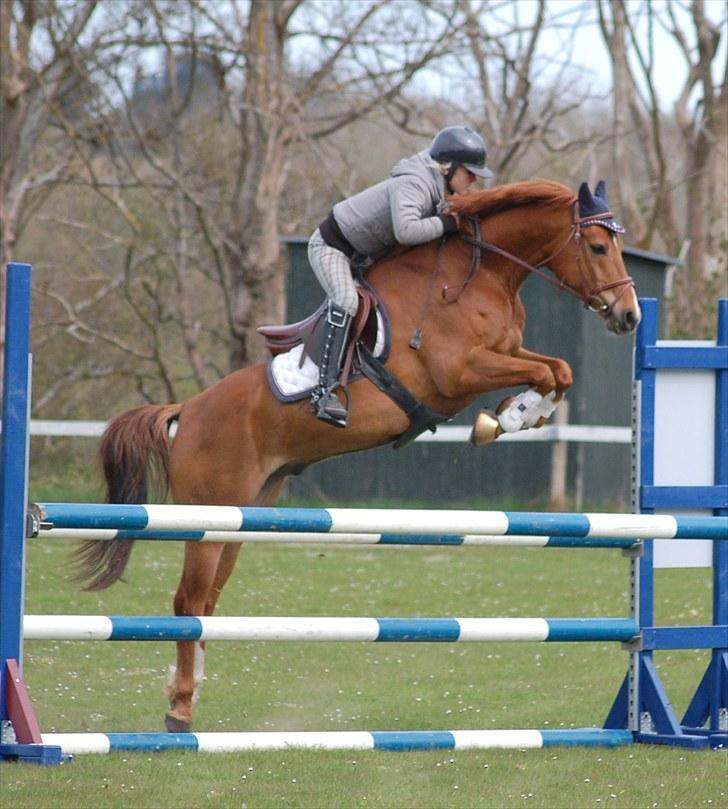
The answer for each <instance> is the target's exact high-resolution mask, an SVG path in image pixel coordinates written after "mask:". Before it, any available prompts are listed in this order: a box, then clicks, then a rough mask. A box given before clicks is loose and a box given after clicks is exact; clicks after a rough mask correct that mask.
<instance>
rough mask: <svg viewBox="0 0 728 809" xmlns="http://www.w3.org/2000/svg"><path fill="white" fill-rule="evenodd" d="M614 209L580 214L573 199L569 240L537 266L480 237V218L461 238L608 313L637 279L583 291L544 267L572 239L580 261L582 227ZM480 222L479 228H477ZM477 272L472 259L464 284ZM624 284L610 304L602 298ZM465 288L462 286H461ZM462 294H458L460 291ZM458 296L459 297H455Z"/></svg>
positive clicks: (589, 224)
mask: <svg viewBox="0 0 728 809" xmlns="http://www.w3.org/2000/svg"><path fill="white" fill-rule="evenodd" d="M612 218H613V217H612V213H611V212H610V211H605V212H604V213H600V214H593V215H592V216H585V217H580V216H579V201H578V200H574V204H573V206H572V209H571V230H570V231H569V235H568V236H567V238H566V241H565V242H564V243H563V244H562V245H561V246H560V247H559V248H558V249H557V250H555V251H554V252H553V253H552V254H551V255H550V256H549V257H548V258H546V259H544V260H543V261H542V262H541V263H540V264H539V265H538V266H534V265H533V264H529V263H528V262H527V261H524V260H523V259H520V258H519V257H518V256H514V255H513V253H509V252H508V251H507V250H503V249H502V248H500V247H498V246H497V245H495V244H491V243H490V242H484V241H482V240H481V239H480V238H479V226H480V222H479V221H478V220H474V219H469V221H470V223H471V225H472V226H473V231H474V233H475V235H474V236H468V235H466V234H462V233H461V234H460V238H461V239H462V240H463V241H464V242H467V243H468V244H471V245H472V246H473V248H474V250H473V255H475V252H476V251H480V250H487V251H488V252H489V253H496V254H497V255H499V256H502V257H503V258H506V259H508V260H509V261H512V262H513V263H514V264H517V265H518V266H519V267H523V269H524V270H528V272H530V273H534V274H535V275H538V276H539V277H541V278H543V280H544V281H547V282H548V283H549V284H551V285H552V286H555V287H556V288H557V289H559V290H562V291H563V292H567V293H568V294H569V295H572V296H573V297H575V298H577V299H578V300H580V301H581V302H582V303H583V304H584V307H585V308H586V309H589V310H590V311H592V312H600V313H603V314H605V315H609V314H610V312H611V311H612V309H613V308H614V305H615V304H616V303H617V301H618V300H619V299H620V298H621V297H622V295H624V293H625V292H626V291H627V290H628V289H631V288H632V287H634V280H633V279H632V277H631V276H627V277H626V278H620V279H619V280H618V281H612V282H610V283H608V284H602V285H601V286H599V287H596V288H595V289H593V290H591V291H590V292H587V293H582V292H580V291H579V290H578V289H575V288H574V287H572V286H570V285H569V284H567V283H566V281H564V280H561V281H557V280H556V279H555V278H553V277H552V276H551V275H549V274H548V273H546V272H545V271H544V270H543V269H542V267H545V266H547V265H548V264H549V263H550V262H551V261H553V260H554V259H555V258H556V257H557V256H559V255H561V253H562V252H563V251H564V250H565V249H566V247H567V246H568V245H569V244H570V243H571V241H572V240H573V241H574V243H575V244H576V246H577V254H576V260H577V262H580V261H581V253H580V252H579V250H578V248H579V247H580V243H581V230H582V228H585V227H590V226H591V225H599V224H601V222H602V220H606V219H612ZM476 225H477V230H476ZM473 275H474V273H473V271H472V262H471V270H470V272H469V274H468V277H467V278H466V280H465V283H464V284H462V285H461V286H462V288H464V287H465V286H467V284H468V283H469V282H470V281H471V280H472V277H473ZM620 286H623V287H624V289H623V290H622V292H621V293H620V294H619V295H618V296H617V298H615V300H614V301H612V303H611V305H609V304H606V303H604V301H602V300H601V299H600V298H599V295H600V294H601V293H602V292H605V291H606V290H608V289H614V288H616V287H620ZM447 290H448V287H443V290H442V296H443V298H444V299H445V300H449V299H448V297H447ZM461 292H462V289H461ZM458 297H459V295H458ZM455 300H457V298H455ZM594 301H598V304H597V305H596V306H595V305H594V303H593V302H594Z"/></svg>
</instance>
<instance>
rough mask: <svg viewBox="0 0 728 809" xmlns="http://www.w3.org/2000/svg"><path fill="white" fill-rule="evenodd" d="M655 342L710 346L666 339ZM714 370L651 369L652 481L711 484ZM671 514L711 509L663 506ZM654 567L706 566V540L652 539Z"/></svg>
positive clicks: (708, 553)
mask: <svg viewBox="0 0 728 809" xmlns="http://www.w3.org/2000/svg"><path fill="white" fill-rule="evenodd" d="M658 345H660V346H696V345H698V346H712V345H715V343H714V342H710V341H691V342H682V341H672V340H665V341H660V342H659V343H658ZM715 418H716V412H715V372H714V371H712V370H709V369H672V368H660V369H658V370H657V371H656V373H655V458H654V463H655V470H654V471H655V476H654V485H655V486H712V485H713V483H714V480H715V478H714V472H715V470H714V463H715V460H714V459H715ZM661 510H662V511H666V512H669V513H670V514H675V515H688V514H689V515H692V516H710V514H711V513H712V512H711V511H709V510H707V511H695V510H693V511H690V510H685V509H679V508H666V509H661ZM654 551H655V556H654V566H655V567H711V566H712V564H713V543H712V542H711V541H710V540H697V541H691V540H684V541H682V540H677V541H676V542H660V541H659V540H658V541H656V542H655V546H654Z"/></svg>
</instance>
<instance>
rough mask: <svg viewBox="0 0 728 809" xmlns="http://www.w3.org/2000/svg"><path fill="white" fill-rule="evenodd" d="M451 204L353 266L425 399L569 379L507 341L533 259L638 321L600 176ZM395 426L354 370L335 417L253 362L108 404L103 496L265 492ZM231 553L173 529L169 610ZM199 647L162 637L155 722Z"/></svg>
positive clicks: (258, 495)
mask: <svg viewBox="0 0 728 809" xmlns="http://www.w3.org/2000/svg"><path fill="white" fill-rule="evenodd" d="M595 203H596V207H595ZM452 210H453V211H454V212H455V213H456V214H458V220H459V232H458V233H457V234H455V235H453V236H452V237H450V238H447V239H445V240H440V241H439V242H438V241H436V242H430V243H428V244H423V245H420V246H417V247H414V248H411V249H408V250H405V251H402V252H397V253H395V254H393V255H391V256H388V257H385V258H384V259H382V260H380V261H378V262H377V263H375V264H374V265H373V266H372V267H371V268H370V269H369V271H368V272H367V276H366V281H367V283H368V284H369V285H370V286H371V287H372V288H373V289H374V290H376V292H377V294H378V295H379V297H380V298H381V300H382V301H383V302H384V304H385V306H386V309H387V311H388V314H389V320H390V322H391V349H390V353H389V356H388V359H387V361H386V368H387V370H388V371H389V372H390V373H391V374H393V375H394V376H395V377H396V378H397V379H398V380H399V381H400V382H401V383H402V384H403V385H404V386H405V387H406V388H407V389H408V390H409V391H410V393H412V394H413V395H414V396H415V397H416V398H417V399H418V400H419V401H420V402H422V403H424V404H425V405H426V406H427V407H429V408H431V409H432V410H433V411H437V412H438V413H440V414H445V415H447V414H455V413H457V412H458V411H460V410H462V409H463V408H465V407H466V406H468V405H469V404H470V403H471V402H473V401H474V400H475V399H476V398H477V397H479V396H481V395H482V394H484V393H489V392H491V391H496V390H498V389H501V388H507V387H512V386H516V385H526V386H530V387H532V388H535V389H536V390H537V391H538V392H539V393H540V394H542V395H545V394H548V393H550V392H552V391H556V394H557V398H559V397H561V396H562V395H563V393H564V392H565V391H566V390H567V389H568V388H569V386H570V385H571V383H572V374H571V369H570V367H569V365H568V364H567V363H566V362H565V361H564V360H562V359H558V358H556V357H549V356H544V355H541V354H537V353H535V352H533V351H529V350H528V349H526V348H524V347H523V345H522V344H521V342H522V333H523V327H524V322H525V311H524V308H523V305H522V303H521V300H520V298H519V294H518V291H519V288H520V287H521V284H523V282H524V281H525V279H526V278H527V277H528V275H529V273H530V272H537V273H539V274H542V275H545V276H546V273H544V272H543V270H541V269H540V268H541V267H543V266H545V265H548V269H549V270H550V271H551V273H552V274H553V276H552V275H548V276H547V277H548V278H549V279H550V280H554V281H555V283H556V284H557V285H558V287H559V288H560V289H562V290H564V291H566V292H568V293H570V294H572V295H574V296H575V297H577V298H579V299H580V300H581V301H582V302H584V304H585V305H586V306H588V307H589V308H590V309H592V310H593V311H595V312H597V314H598V315H599V316H600V317H602V318H603V319H604V321H605V324H606V326H607V328H609V329H610V330H611V331H613V332H616V333H618V334H626V333H629V332H631V331H633V330H634V328H635V327H636V325H637V324H638V322H639V319H640V310H639V305H638V302H637V297H636V294H635V290H634V284H633V283H632V279H631V278H629V276H628V275H627V272H626V270H625V266H624V263H623V261H622V253H621V239H620V238H619V236H618V232H615V231H621V228H619V226H618V225H616V223H614V220H613V219H612V216H611V214H610V213H608V209H607V206H606V198H605V195H604V186H603V183H600V184H599V186H597V190H596V193H595V195H594V196H592V194H591V192H590V191H589V190H588V187H587V186H586V184H583V185H582V188H581V190H580V195H579V197H578V198H577V197H576V196H575V195H574V194H573V192H571V191H570V190H569V189H567V188H566V187H564V186H562V185H559V184H557V183H552V182H546V181H538V182H526V183H514V184H511V185H503V186H500V187H497V188H494V189H492V190H486V191H480V192H475V193H471V194H468V195H466V196H463V197H455V198H453V199H452ZM600 211H601V212H600ZM476 223H477V226H476ZM610 226H612V227H610ZM481 227H482V232H483V233H484V237H483V240H481V238H480V235H479V234H480V232H481ZM485 238H487V241H484V239H485ZM420 327H421V345H420V346H419V348H418V349H417V350H413V347H412V346H411V345H410V340H411V337H412V335H413V333H414V332H415V331H416V330H418V329H419V328H420ZM173 422H177V430H176V434H175V435H174V438H173V439H170V437H169V436H170V434H169V428H170V425H171V424H172V423H173ZM407 427H408V418H407V416H406V415H405V414H404V412H403V411H402V410H401V409H400V408H399V407H398V406H397V405H395V404H394V403H393V402H392V401H391V400H390V399H389V398H387V396H386V395H384V394H383V393H382V392H380V390H378V389H377V388H376V387H375V386H374V385H373V384H372V383H371V382H370V381H369V380H368V379H357V380H356V381H353V382H351V384H350V415H349V424H348V427H347V428H346V429H344V430H340V429H337V428H335V427H332V426H330V425H329V424H326V423H323V422H321V421H318V420H317V419H316V418H314V416H313V414H312V411H311V405H310V404H309V402H308V401H307V400H303V401H300V402H295V403H288V404H283V403H281V402H279V401H278V400H277V399H276V398H275V396H274V395H273V394H272V392H271V390H270V387H269V384H268V381H267V377H266V365H265V363H260V364H258V365H254V366H252V367H249V368H244V369H242V370H239V371H236V372H234V373H232V374H230V375H229V376H227V377H225V378H224V379H222V380H220V381H219V382H217V383H216V384H214V385H213V386H212V387H210V388H209V389H207V390H205V391H204V392H202V393H200V394H198V395H197V396H195V397H194V398H192V399H190V400H188V401H186V402H184V403H182V404H166V405H146V406H142V407H138V408H135V409H132V410H129V411H126V412H124V413H121V414H120V415H118V416H117V417H116V418H114V419H113V420H112V421H111V423H110V424H109V426H108V428H107V430H106V432H105V433H104V436H103V438H102V439H101V446H100V454H101V459H102V462H103V467H104V472H105V476H106V483H107V488H108V500H109V502H115V503H144V502H148V496H147V495H148V483H149V482H150V481H151V482H157V483H161V484H162V487H161V488H162V489H165V490H166V489H167V488H169V489H170V490H171V494H172V496H173V498H174V501H175V502H176V503H197V504H203V503H204V504H218V505H231V504H232V505H270V504H272V503H273V502H274V501H275V500H276V497H277V495H278V494H279V492H280V489H281V485H282V484H283V481H284V480H285V478H286V476H288V475H290V474H295V473H298V472H300V471H301V470H302V469H304V468H305V467H307V466H309V465H310V464H313V463H316V462H317V461H321V460H323V459H325V458H330V457H332V456H334V455H341V454H343V453H346V452H355V451H358V450H363V449H369V448H370V447H377V446H380V445H382V444H387V443H389V442H391V441H393V440H395V439H396V438H397V437H399V436H401V435H402V433H403V432H405V431H406V429H407ZM165 495H166V492H165ZM131 548H132V542H131V541H129V540H114V541H112V542H107V541H97V542H94V541H90V542H87V543H85V545H84V546H82V547H81V549H80V550H79V552H78V556H77V560H78V562H79V565H80V568H79V570H80V578H81V579H82V580H86V581H87V582H88V589H101V588H104V587H108V586H109V585H110V584H112V583H113V582H115V581H117V580H118V579H119V578H120V577H121V575H122V573H123V571H124V567H125V565H126V562H127V559H128V557H129V554H130V552H131ZM239 551H240V545H239V544H222V543H220V544H218V543H197V542H188V543H187V544H186V545H185V554H184V568H183V571H182V576H181V580H180V583H179V586H178V589H177V592H176V595H175V597H174V612H175V614H176V615H211V614H212V613H213V611H214V610H215V605H216V603H217V600H218V598H219V597H220V593H221V591H222V589H223V587H224V586H225V583H226V582H227V580H228V577H229V576H230V574H231V573H232V571H233V568H234V566H235V562H236V560H237V556H238V553H239ZM202 658H203V648H202V644H199V643H195V642H192V641H185V642H179V643H178V644H177V666H176V668H175V667H173V668H172V670H171V673H170V680H169V682H168V684H167V696H168V698H169V702H170V710H169V712H168V713H167V716H166V723H167V728H168V729H169V730H170V731H175V732H177V731H184V730H188V729H189V727H190V724H191V721H192V699H193V691H194V689H195V686H196V684H197V683H198V682H199V680H200V679H201V671H202Z"/></svg>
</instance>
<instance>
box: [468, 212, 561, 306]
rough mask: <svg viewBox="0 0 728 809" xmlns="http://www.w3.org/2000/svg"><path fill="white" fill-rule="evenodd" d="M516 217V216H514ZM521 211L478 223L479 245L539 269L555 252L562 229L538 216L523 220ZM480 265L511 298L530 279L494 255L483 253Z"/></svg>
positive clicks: (518, 267)
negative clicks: (498, 280)
mask: <svg viewBox="0 0 728 809" xmlns="http://www.w3.org/2000/svg"><path fill="white" fill-rule="evenodd" d="M516 213H517V214H520V215H516ZM523 214H524V210H523V209H521V210H519V211H517V212H510V213H508V212H504V213H502V214H499V215H498V216H496V217H493V218H492V219H489V220H486V221H485V222H483V223H482V225H481V228H482V231H483V237H482V239H483V241H485V242H487V243H490V244H494V245H496V246H497V247H499V248H500V249H501V250H503V251H504V252H506V253H509V254H510V255H512V256H514V257H515V258H517V259H519V260H520V261H522V262H525V263H526V264H528V265H529V266H531V267H540V266H541V265H543V263H544V261H546V259H547V258H548V257H549V256H550V255H552V254H553V253H554V252H555V251H556V249H557V248H556V245H557V243H558V242H559V240H560V239H561V238H562V233H563V232H564V226H563V224H561V223H552V222H550V221H549V220H548V219H546V218H544V217H539V216H538V210H534V211H533V216H524V215H523ZM483 261H484V262H485V265H486V266H487V267H488V269H489V270H492V272H493V273H495V274H498V275H500V277H501V278H502V280H503V283H504V284H505V286H506V287H507V289H508V290H509V291H511V293H512V294H513V295H516V294H517V293H518V290H519V289H520V287H521V286H522V285H523V283H524V281H525V280H526V279H527V278H528V276H529V275H530V272H529V270H528V269H527V268H526V267H523V266H521V265H519V264H518V262H515V261H512V260H510V259H508V258H506V257H503V256H500V255H498V254H497V253H490V254H489V253H487V252H486V255H485V256H483Z"/></svg>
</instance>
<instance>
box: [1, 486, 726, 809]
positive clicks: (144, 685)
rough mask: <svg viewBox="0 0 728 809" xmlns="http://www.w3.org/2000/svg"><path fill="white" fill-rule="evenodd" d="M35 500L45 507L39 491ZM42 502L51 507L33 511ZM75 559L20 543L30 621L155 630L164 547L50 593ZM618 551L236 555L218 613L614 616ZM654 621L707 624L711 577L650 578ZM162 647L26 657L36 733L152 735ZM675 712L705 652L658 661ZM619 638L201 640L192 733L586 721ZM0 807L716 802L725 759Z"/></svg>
mask: <svg viewBox="0 0 728 809" xmlns="http://www.w3.org/2000/svg"><path fill="white" fill-rule="evenodd" d="M41 496H46V497H47V495H45V494H43V495H41ZM48 499H50V498H48ZM69 549H70V547H69V545H67V544H66V545H61V544H53V543H51V542H50V541H47V540H46V541H42V540H38V541H31V542H30V543H29V547H28V553H27V561H28V574H27V583H26V599H27V611H28V612H29V613H43V612H49V613H94V614H168V613H169V608H170V603H171V598H172V593H173V591H174V588H175V586H176V581H177V577H178V575H179V570H180V566H181V554H182V546H181V545H179V544H177V543H137V547H136V549H135V551H134V554H133V556H132V563H131V565H130V568H129V570H128V575H127V577H126V578H127V582H125V583H120V584H118V585H116V586H115V587H113V588H111V589H110V590H108V591H106V592H103V593H101V594H87V593H82V592H80V591H79V590H78V589H77V588H76V587H75V586H73V585H70V584H68V583H67V582H66V581H65V576H66V574H67V569H66V568H65V567H64V564H65V559H66V557H67V554H68V551H69ZM627 570H628V563H627V561H626V560H625V559H623V558H622V557H621V554H620V553H619V552H618V551H601V550H595V551H585V550H558V549H554V550H539V549H521V550H517V549H515V550H506V549H495V548H491V549H487V548H446V549H436V548H393V547H382V548H338V547H333V548H328V547H327V548H325V549H323V548H289V547H281V546H278V547H261V546H251V547H249V548H246V549H245V550H244V551H243V554H242V555H241V560H240V562H239V565H238V569H237V571H236V574H235V576H234V577H233V579H232V581H231V582H230V584H229V585H228V587H227V588H226V590H225V592H224V594H223V596H222V599H221V602H220V606H219V609H218V614H219V615H351V616H362V615H373V616H447V615H450V616H503V617H511V616H512V617H516V616H524V617H539V616H540V617H576V616H583V617H600V616H601V617H604V616H625V615H627V614H628V592H627V588H628V577H627ZM657 575H658V580H657V588H658V589H657V599H656V602H657V603H656V609H657V619H658V621H662V622H667V623H670V622H672V623H684V624H689V623H700V622H702V621H705V620H709V616H710V595H711V594H710V581H709V576H708V574H707V572H706V571H699V570H698V571H696V570H688V571H671V570H664V571H658V574H657ZM173 658H174V644H169V643H166V644H165V643H111V642H107V643H90V642H86V643H83V642H40V641H34V642H28V643H26V648H25V676H26V680H27V682H28V684H29V688H30V693H31V697H32V699H33V701H34V704H35V707H36V710H37V713H38V717H39V720H40V723H41V727H42V729H43V730H44V731H48V732H50V731H112V730H115V731H159V730H161V729H162V728H163V725H162V718H163V714H164V710H165V707H166V704H165V700H164V697H163V694H162V688H163V682H164V679H165V676H166V667H167V665H168V664H169V663H170V662H172V661H173ZM656 662H657V664H658V667H659V669H660V672H661V675H662V677H663V680H664V682H665V685H666V686H667V688H668V691H669V693H670V696H671V698H672V700H673V703H674V705H675V707H676V709H677V710H678V712H681V711H682V710H683V709H684V706H685V704H686V703H687V701H688V699H689V698H690V696H691V694H692V691H693V689H694V687H695V685H696V684H697V682H698V679H699V678H700V676H701V675H702V672H703V670H704V668H705V665H706V663H707V654H706V653H704V652H702V651H698V652H695V651H692V652H678V653H663V654H662V655H661V656H657V657H656ZM626 663H627V658H626V655H625V653H624V652H623V651H622V650H621V649H620V648H619V645H618V644H607V643H586V644H554V643H552V644H533V643H531V644H520V643H509V644H506V643H501V644H460V645H458V644H359V643H346V644H333V643H315V644H313V643H312V644H303V643H277V644H276V643H242V642H241V643H222V642H218V643H211V644H208V652H207V671H206V675H207V678H206V681H205V683H204V685H203V689H202V696H201V700H200V702H199V704H198V705H197V709H196V714H195V726H194V729H195V730H208V731H215V730H231V731H233V730H396V729H453V728H458V729H459V728H522V727H534V728H561V727H581V726H593V725H597V726H598V725H600V724H601V722H602V721H603V719H604V717H605V715H606V713H607V711H608V710H609V707H610V705H611V703H612V700H613V698H614V695H615V693H616V690H617V688H618V686H619V683H620V682H621V679H622V677H623V675H624V672H625V669H626ZM0 784H1V786H2V789H1V790H0V807H2V809H22V808H24V807H28V809H44V808H45V807H48V808H49V809H50V807H69V808H71V809H86V808H87V807H88V809H92V808H93V809H97V808H98V809H100V808H101V807H135V809H144V808H145V807H149V808H150V809H151V808H152V807H154V808H156V807H185V808H188V807H189V808H190V809H191V808H192V807H240V808H242V807H250V809H258V808H261V809H262V807H423V808H425V809H427V808H429V807H514V806H531V807H603V806H609V807H635V808H640V809H641V808H642V807H686V808H687V807H690V809H692V808H693V807H711V808H712V809H720V807H723V808H725V807H728V754H727V753H726V752H725V751H711V752H707V751H706V752H689V751H684V750H679V749H667V748H658V747H647V746H634V747H631V748H620V749H616V750H602V749H547V750H527V751H467V752H459V753H449V752H442V751H440V752H431V753H383V752H356V753H352V752H314V751H295V750H291V751H286V752H281V753H266V752H257V753H245V754H243V753H239V754H221V755H217V754H214V755H213V754H196V753H184V752H166V753H159V754H148V753H128V754H120V753H119V754H114V755H109V756H81V757H76V759H75V760H74V761H73V762H72V763H70V764H67V765H64V766H62V767H56V768H40V767H31V766H19V765H13V764H3V765H2V766H0Z"/></svg>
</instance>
